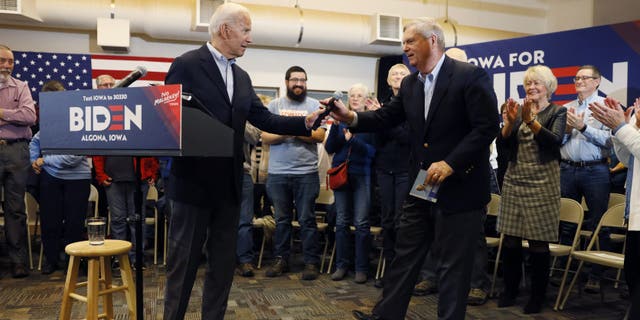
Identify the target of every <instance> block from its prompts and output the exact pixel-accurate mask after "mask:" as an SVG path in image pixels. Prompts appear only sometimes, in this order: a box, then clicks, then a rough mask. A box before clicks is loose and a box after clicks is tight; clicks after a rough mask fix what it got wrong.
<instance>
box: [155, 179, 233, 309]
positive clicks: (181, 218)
mask: <svg viewBox="0 0 640 320" xmlns="http://www.w3.org/2000/svg"><path fill="white" fill-rule="evenodd" d="M229 189H231V188H229ZM220 193H225V192H220ZM232 193H233V191H232V190H228V194H224V195H222V194H217V195H216V196H215V197H212V199H211V202H210V205H209V206H207V207H199V206H195V205H191V204H188V203H184V202H180V201H177V200H172V202H171V203H172V213H171V218H170V225H169V235H168V238H169V248H168V250H169V252H168V253H167V257H168V259H167V284H166V290H165V303H164V319H168V320H178V319H183V318H184V315H185V312H186V311H187V306H188V304H189V297H190V296H191V290H192V288H193V283H194V281H195V278H196V272H197V269H198V265H199V264H200V261H201V257H202V248H203V246H204V247H205V251H206V253H207V270H206V273H205V280H204V288H203V290H202V292H203V293H202V319H219V320H222V319H223V318H224V313H225V311H226V309H227V299H228V297H229V291H230V290H231V282H232V281H233V272H234V269H235V264H236V241H237V236H238V220H239V214H240V208H239V204H237V203H235V202H234V201H233V200H230V199H234V195H233V194H232ZM205 241H206V243H205Z"/></svg>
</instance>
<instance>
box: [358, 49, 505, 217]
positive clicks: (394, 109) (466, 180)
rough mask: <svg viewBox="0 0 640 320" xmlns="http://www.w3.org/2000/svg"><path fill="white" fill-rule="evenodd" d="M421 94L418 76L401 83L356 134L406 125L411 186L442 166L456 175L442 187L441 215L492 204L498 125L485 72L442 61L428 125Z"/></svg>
mask: <svg viewBox="0 0 640 320" xmlns="http://www.w3.org/2000/svg"><path fill="white" fill-rule="evenodd" d="M423 88H424V84H423V83H422V82H421V81H420V80H419V79H418V73H414V74H411V75H409V76H407V77H405V78H404V80H403V81H402V85H401V87H400V91H399V93H398V95H397V96H395V97H393V98H392V99H391V101H390V102H389V103H388V104H385V107H384V108H381V109H379V110H376V111H374V112H364V113H358V123H357V128H356V129H357V130H362V131H369V130H376V129H380V128H388V127H391V126H394V125H397V124H400V123H402V121H404V120H405V119H406V120H407V121H408V123H409V134H410V144H411V154H410V159H409V160H410V168H409V177H410V179H411V180H410V181H411V182H413V181H414V180H415V178H416V176H417V173H418V170H419V169H421V168H423V169H427V168H428V167H429V166H430V165H431V163H433V162H437V161H441V160H444V161H446V162H447V164H449V165H450V166H451V167H452V168H453V170H454V173H453V174H452V175H451V176H449V177H448V178H447V179H446V180H445V181H444V182H443V183H442V185H441V186H440V190H439V191H438V202H437V204H438V206H439V207H440V208H441V209H442V210H443V211H445V212H456V211H470V210H475V209H481V208H482V207H484V206H485V205H486V204H487V203H488V202H489V199H490V196H489V145H490V144H491V141H493V139H494V138H495V137H496V135H497V134H498V123H499V118H498V111H497V101H496V96H495V93H494V91H493V87H492V81H491V79H490V78H489V76H488V75H487V73H486V72H485V71H484V70H483V69H481V68H478V67H476V66H474V65H472V64H469V63H464V62H459V61H455V60H453V59H451V58H449V57H445V60H444V62H443V64H442V67H441V69H440V73H439V74H438V78H437V80H436V83H435V88H434V92H433V98H432V99H431V105H430V109H429V114H428V117H427V120H426V121H425V120H424V119H425V117H424V89H423ZM407 199H408V200H410V201H413V199H416V198H413V197H411V196H409V197H408V198H407Z"/></svg>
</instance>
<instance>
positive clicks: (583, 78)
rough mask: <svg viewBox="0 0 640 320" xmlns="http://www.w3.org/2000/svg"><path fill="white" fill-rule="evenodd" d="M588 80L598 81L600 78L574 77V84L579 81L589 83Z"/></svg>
mask: <svg viewBox="0 0 640 320" xmlns="http://www.w3.org/2000/svg"><path fill="white" fill-rule="evenodd" d="M588 79H598V77H594V76H582V77H574V78H573V82H578V80H582V81H587V80H588Z"/></svg>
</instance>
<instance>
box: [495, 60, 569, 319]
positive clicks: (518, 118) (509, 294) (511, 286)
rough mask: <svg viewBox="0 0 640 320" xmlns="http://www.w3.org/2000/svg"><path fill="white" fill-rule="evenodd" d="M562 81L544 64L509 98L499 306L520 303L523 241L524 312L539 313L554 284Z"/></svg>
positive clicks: (563, 118) (530, 72) (503, 136)
mask: <svg viewBox="0 0 640 320" xmlns="http://www.w3.org/2000/svg"><path fill="white" fill-rule="evenodd" d="M557 86H558V81H557V80H556V77H555V76H554V75H553V73H552V72H551V70H550V69H549V68H548V67H546V66H542V65H537V66H533V67H530V68H529V69H527V71H526V72H525V74H524V89H525V91H526V97H525V99H524V103H523V104H522V105H519V104H518V103H517V102H516V101H515V100H513V99H509V100H508V101H507V102H505V103H506V115H505V117H504V120H505V123H504V127H502V131H501V132H500V134H499V135H498V143H499V144H501V145H502V146H503V147H504V149H506V150H508V154H509V165H508V168H507V172H506V174H505V177H504V182H503V187H502V201H501V206H500V214H499V215H498V231H499V232H501V233H503V234H504V235H505V238H504V244H503V249H502V257H503V268H504V283H505V289H504V292H503V293H502V295H501V296H500V300H499V302H498V307H508V306H512V305H514V304H515V300H516V297H517V295H518V284H519V283H520V278H521V276H522V274H521V264H522V239H527V240H529V246H530V250H529V252H530V253H531V259H530V261H531V265H532V272H531V273H530V274H531V297H530V299H529V302H528V303H527V305H526V306H525V307H524V313H526V314H529V313H538V312H540V310H541V309H542V305H543V303H544V297H545V291H546V287H547V283H548V280H549V242H551V241H554V242H555V241H557V240H558V225H559V212H560V165H559V161H560V145H561V142H562V135H563V133H564V131H565V125H566V122H567V110H566V109H565V108H564V107H562V106H559V105H557V104H554V103H552V102H551V100H550V99H551V95H552V94H553V92H554V91H555V90H556V88H557Z"/></svg>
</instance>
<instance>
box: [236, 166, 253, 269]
mask: <svg viewBox="0 0 640 320" xmlns="http://www.w3.org/2000/svg"><path fill="white" fill-rule="evenodd" d="M236 257H237V259H238V263H252V262H253V181H252V180H251V175H250V174H249V173H248V172H245V173H244V175H243V176H242V202H241V203H240V222H239V223H238V246H237V248H236Z"/></svg>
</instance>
